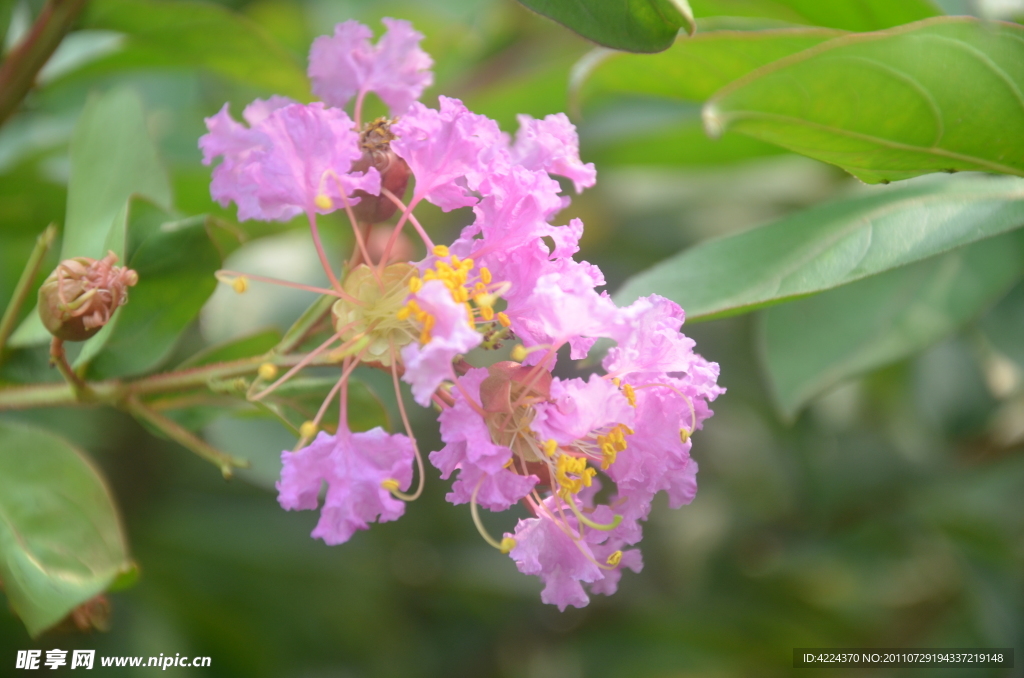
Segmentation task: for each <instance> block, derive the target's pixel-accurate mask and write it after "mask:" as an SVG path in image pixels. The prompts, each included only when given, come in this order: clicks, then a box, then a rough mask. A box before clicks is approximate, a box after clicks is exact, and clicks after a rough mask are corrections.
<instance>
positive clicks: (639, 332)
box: [603, 294, 699, 376]
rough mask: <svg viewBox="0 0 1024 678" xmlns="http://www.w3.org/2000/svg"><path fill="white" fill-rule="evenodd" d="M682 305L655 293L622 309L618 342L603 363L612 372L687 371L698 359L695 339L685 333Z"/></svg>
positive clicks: (623, 374)
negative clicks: (683, 329) (682, 331)
mask: <svg viewBox="0 0 1024 678" xmlns="http://www.w3.org/2000/svg"><path fill="white" fill-rule="evenodd" d="M685 317H686V316H685V314H684V313H683V309H682V308H680V306H679V305H678V304H677V303H675V302H674V301H671V300H669V299H666V298H665V297H662V296H658V295H657V294H652V295H650V296H648V297H643V298H641V299H637V300H636V301H635V302H633V303H632V304H631V305H630V306H627V307H626V308H624V309H622V324H621V328H622V329H621V333H620V335H619V336H618V337H616V339H618V340H619V342H618V345H617V346H615V347H613V348H611V349H609V350H608V355H606V356H605V358H604V361H603V365H604V368H605V369H606V370H607V371H608V373H609V374H615V375H617V376H625V375H627V374H633V373H658V372H660V373H671V372H686V371H688V370H689V369H690V368H691V366H693V365H694V363H695V362H696V361H697V360H698V359H699V356H697V355H696V354H695V353H694V352H693V347H694V341H693V340H692V339H690V338H689V337H687V336H686V335H685V334H682V333H681V332H680V331H679V328H681V327H682V325H683V321H684V319H685Z"/></svg>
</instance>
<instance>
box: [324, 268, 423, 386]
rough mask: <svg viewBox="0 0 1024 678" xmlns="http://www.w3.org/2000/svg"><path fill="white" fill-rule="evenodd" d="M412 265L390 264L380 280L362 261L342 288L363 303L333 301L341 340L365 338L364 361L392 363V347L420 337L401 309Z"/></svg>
mask: <svg viewBox="0 0 1024 678" xmlns="http://www.w3.org/2000/svg"><path fill="white" fill-rule="evenodd" d="M415 272H416V268H415V267H414V266H413V265H412V264H408V263H397V264H391V265H390V266H388V267H387V268H385V269H384V272H383V273H381V275H380V282H379V283H378V282H377V278H376V277H375V276H374V274H373V271H372V269H370V268H369V267H368V266H367V265H366V264H360V265H359V266H356V267H355V268H354V269H352V272H351V273H349V274H348V276H347V277H346V278H345V282H344V284H343V285H342V287H343V288H344V289H345V291H346V292H347V293H348V294H350V295H351V296H352V297H354V298H356V299H358V300H359V301H360V302H361V304H356V303H353V302H350V301H348V300H347V299H339V300H338V301H336V302H334V306H333V307H332V308H331V313H332V314H333V315H334V328H335V330H336V331H337V332H338V336H340V337H341V339H342V341H344V342H346V343H347V342H349V341H352V340H354V339H363V340H364V341H366V342H367V343H366V349H365V351H366V353H365V355H364V358H363V359H364V360H365V361H367V362H374V361H379V362H380V363H381V364H382V365H384V366H385V367H387V366H388V365H390V364H391V355H390V352H391V347H392V346H394V348H395V349H396V350H397V349H399V348H401V347H402V346H405V345H406V344H408V343H410V342H412V341H413V340H414V339H415V338H416V337H417V336H419V334H420V332H419V330H418V329H417V328H416V327H415V326H414V325H413V323H412V322H410V321H409V319H408V316H406V317H404V318H403V317H400V316H401V314H400V313H399V311H400V310H401V309H402V306H403V305H404V304H405V298H406V297H407V296H408V295H409V279H410V278H411V277H412V276H413V275H414V274H415Z"/></svg>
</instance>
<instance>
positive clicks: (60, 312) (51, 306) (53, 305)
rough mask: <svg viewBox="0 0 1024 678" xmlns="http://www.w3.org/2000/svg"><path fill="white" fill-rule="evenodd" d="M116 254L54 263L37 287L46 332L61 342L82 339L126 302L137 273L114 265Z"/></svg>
mask: <svg viewBox="0 0 1024 678" xmlns="http://www.w3.org/2000/svg"><path fill="white" fill-rule="evenodd" d="M116 262H117V255H116V254H114V253H113V252H108V253H107V256H105V257H103V258H102V259H99V260H97V259H90V258H89V257H75V258H74V259H65V260H64V261H62V262H60V264H58V265H57V268H56V269H54V271H53V273H51V274H50V275H49V277H48V278H47V279H46V281H45V282H43V285H42V287H40V288H39V317H40V318H41V319H42V321H43V325H44V326H46V329H47V330H48V331H49V332H50V334H52V335H54V336H55V337H58V338H60V339H63V340H65V341H85V340H86V339H88V338H90V337H92V336H93V335H94V334H96V333H97V332H99V331H100V328H102V327H103V326H104V325H106V324H107V323H108V322H110V317H111V316H112V315H114V311H116V310H117V309H118V307H119V306H121V305H122V304H124V303H126V302H127V301H128V288H129V287H131V286H132V285H135V284H136V283H137V282H139V276H138V274H137V273H136V272H135V271H133V270H131V269H130V268H126V267H124V266H114V264H115V263H116Z"/></svg>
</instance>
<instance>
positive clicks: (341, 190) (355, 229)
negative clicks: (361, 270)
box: [331, 172, 384, 290]
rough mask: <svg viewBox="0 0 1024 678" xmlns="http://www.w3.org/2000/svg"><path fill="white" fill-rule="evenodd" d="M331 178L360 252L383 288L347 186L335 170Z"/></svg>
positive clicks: (381, 287)
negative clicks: (346, 188) (360, 228)
mask: <svg viewBox="0 0 1024 678" xmlns="http://www.w3.org/2000/svg"><path fill="white" fill-rule="evenodd" d="M331 178H332V179H334V181H335V182H336V183H337V184H338V195H340V196H341V203H342V204H343V205H344V206H345V214H347V215H348V220H349V223H350V224H351V225H352V234H353V235H354V236H355V239H356V246H357V247H359V252H360V254H362V257H363V259H365V260H366V265H367V266H369V267H370V270H371V271H372V272H373V278H374V280H376V281H377V286H378V287H379V288H380V289H381V290H383V289H384V282H383V281H382V280H381V278H380V271H378V270H377V268H376V267H375V266H374V265H373V260H372V259H370V252H369V250H367V249H366V240H365V239H364V238H363V232H362V231H360V230H359V220H358V219H356V215H355V212H353V211H352V205H351V204H350V203H349V201H348V196H347V195H345V187H344V186H342V184H341V179H340V178H339V177H338V175H336V174H334V172H331Z"/></svg>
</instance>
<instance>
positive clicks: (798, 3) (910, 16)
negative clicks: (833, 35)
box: [690, 0, 940, 31]
mask: <svg viewBox="0 0 1024 678" xmlns="http://www.w3.org/2000/svg"><path fill="white" fill-rule="evenodd" d="M690 4H691V6H692V7H693V11H694V13H695V14H696V15H697V16H698V17H710V16H739V17H762V18H770V19H777V20H779V21H789V22H792V23H800V24H810V25H812V26H826V27H829V28H842V29H844V30H848V31H877V30H881V29H883V28H892V27H893V26H900V25H902V24H908V23H911V22H912V21H920V20H921V19H928V18H931V17H934V16H939V14H940V12H939V11H938V9H937V8H936V7H935V5H933V4H932V3H931V2H928V0H828V1H827V2H822V0H691V3H690Z"/></svg>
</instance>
